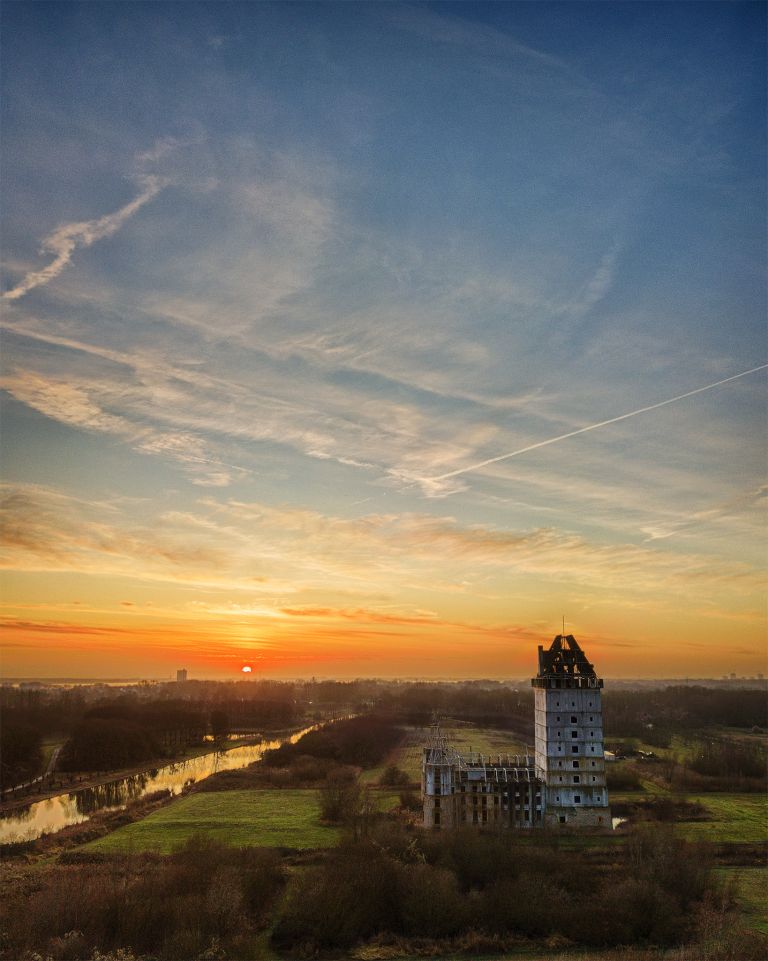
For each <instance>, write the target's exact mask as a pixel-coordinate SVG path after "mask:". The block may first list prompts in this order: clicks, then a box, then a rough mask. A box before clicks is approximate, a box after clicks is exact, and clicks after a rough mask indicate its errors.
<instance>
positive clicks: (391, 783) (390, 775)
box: [379, 764, 411, 787]
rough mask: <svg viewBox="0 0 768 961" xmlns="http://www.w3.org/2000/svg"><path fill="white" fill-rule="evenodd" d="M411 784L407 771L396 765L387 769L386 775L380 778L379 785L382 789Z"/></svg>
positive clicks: (385, 770)
mask: <svg viewBox="0 0 768 961" xmlns="http://www.w3.org/2000/svg"><path fill="white" fill-rule="evenodd" d="M410 783H411V779H410V778H409V777H408V775H407V774H406V773H405V771H401V770H400V768H399V767H397V765H395V764H390V765H389V766H388V767H386V768H385V769H384V773H383V774H382V775H381V777H380V778H379V784H381V785H382V787H403V786H405V785H407V784H410Z"/></svg>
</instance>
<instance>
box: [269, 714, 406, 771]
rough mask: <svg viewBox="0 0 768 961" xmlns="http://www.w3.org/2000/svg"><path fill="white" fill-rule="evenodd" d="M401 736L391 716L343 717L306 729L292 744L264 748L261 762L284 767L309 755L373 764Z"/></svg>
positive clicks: (344, 761)
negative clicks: (317, 727)
mask: <svg viewBox="0 0 768 961" xmlns="http://www.w3.org/2000/svg"><path fill="white" fill-rule="evenodd" d="M402 736H403V731H402V729H401V728H399V727H398V726H397V724H396V723H395V722H394V721H393V720H392V719H391V718H387V717H381V716H380V715H375V714H368V715H364V716H362V717H352V718H346V719H344V720H341V721H335V722H334V723H332V724H328V725H327V726H326V727H323V728H320V729H319V730H317V731H310V732H309V733H308V734H305V735H304V736H303V737H302V738H301V740H300V741H297V742H296V744H283V745H282V746H281V747H279V748H277V750H275V751H267V753H266V754H265V755H264V764H265V765H266V766H268V767H277V768H280V767H288V766H290V765H291V764H292V763H294V762H296V761H298V760H299V759H300V758H301V757H312V758H319V759H321V760H327V761H334V762H337V763H340V764H352V765H357V766H359V767H364V768H365V767H375V765H377V764H379V763H380V762H381V761H383V760H384V758H385V757H386V756H387V754H388V753H389V752H390V751H391V750H392V748H393V747H394V746H395V745H396V744H397V743H398V742H399V741H400V739H401V738H402Z"/></svg>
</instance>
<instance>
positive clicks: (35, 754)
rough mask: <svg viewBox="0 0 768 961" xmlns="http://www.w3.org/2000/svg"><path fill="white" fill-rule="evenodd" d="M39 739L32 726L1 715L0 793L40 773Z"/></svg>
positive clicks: (41, 741) (40, 750) (36, 731)
mask: <svg viewBox="0 0 768 961" xmlns="http://www.w3.org/2000/svg"><path fill="white" fill-rule="evenodd" d="M42 744H43V740H42V737H41V735H40V731H39V730H38V729H37V728H36V727H34V725H32V724H29V723H27V722H26V721H23V720H20V719H18V718H15V717H13V715H9V714H8V713H5V714H3V715H2V717H0V790H6V788H11V787H14V786H15V785H16V784H22V783H25V782H26V781H30V780H32V778H34V777H36V776H37V775H38V774H39V773H40V765H41V762H42V757H43V753H42Z"/></svg>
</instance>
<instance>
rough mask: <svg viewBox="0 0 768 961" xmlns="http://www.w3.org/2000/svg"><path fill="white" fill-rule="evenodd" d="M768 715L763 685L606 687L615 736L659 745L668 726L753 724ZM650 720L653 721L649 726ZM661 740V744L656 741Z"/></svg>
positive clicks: (606, 711) (607, 716)
mask: <svg viewBox="0 0 768 961" xmlns="http://www.w3.org/2000/svg"><path fill="white" fill-rule="evenodd" d="M767 719H768V699H766V696H765V690H764V689H763V690H759V689H754V690H751V689H747V690H743V689H742V690H733V689H730V688H726V689H719V688H712V687H689V686H679V687H666V688H659V689H658V690H651V691H648V690H644V691H616V690H613V691H606V692H605V694H604V695H603V721H604V726H605V730H606V731H610V734H611V736H612V737H638V738H642V739H643V740H644V741H648V738H649V736H650V737H651V738H653V737H654V736H655V737H656V738H657V741H654V740H651V741H648V743H651V744H656V745H657V746H659V747H666V746H668V744H669V741H668V733H669V731H700V730H701V729H702V728H707V727H711V726H712V725H713V724H721V725H725V726H728V727H741V728H745V729H749V728H751V727H753V726H759V727H764V726H765V725H766V720H767ZM649 725H651V726H649ZM657 742H660V743H657Z"/></svg>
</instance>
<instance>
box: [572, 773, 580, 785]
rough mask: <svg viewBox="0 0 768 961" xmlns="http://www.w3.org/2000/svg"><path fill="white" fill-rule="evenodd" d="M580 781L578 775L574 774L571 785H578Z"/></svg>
mask: <svg viewBox="0 0 768 961" xmlns="http://www.w3.org/2000/svg"><path fill="white" fill-rule="evenodd" d="M580 781H581V778H580V777H579V775H578V774H574V775H573V783H574V784H579V783H580Z"/></svg>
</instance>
